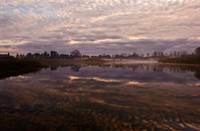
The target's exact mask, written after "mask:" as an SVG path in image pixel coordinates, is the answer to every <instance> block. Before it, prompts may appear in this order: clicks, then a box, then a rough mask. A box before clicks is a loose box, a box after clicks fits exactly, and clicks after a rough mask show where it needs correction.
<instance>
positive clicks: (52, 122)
mask: <svg viewBox="0 0 200 131" xmlns="http://www.w3.org/2000/svg"><path fill="white" fill-rule="evenodd" d="M199 74H200V68H199V67H185V66H181V67H177V66H166V65H165V66H164V65H150V64H147V65H142V64H137V65H131V66H124V65H123V66H122V65H109V66H101V67H99V66H80V65H76V66H66V67H59V68H58V67H57V66H54V67H51V68H47V69H42V70H41V71H39V72H36V73H30V74H27V75H21V76H17V77H10V78H7V79H3V80H0V128H1V129H2V130H13V129H20V130H34V131H35V130H117V129H118V130H123V129H125V130H142V129H146V130H183V131H187V130H191V131H197V130H200V77H199V76H200V75H199Z"/></svg>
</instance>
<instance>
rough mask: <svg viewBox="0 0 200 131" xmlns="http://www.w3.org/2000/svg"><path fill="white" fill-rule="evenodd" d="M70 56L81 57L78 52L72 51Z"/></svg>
mask: <svg viewBox="0 0 200 131" xmlns="http://www.w3.org/2000/svg"><path fill="white" fill-rule="evenodd" d="M70 56H71V57H72V58H80V57H81V53H80V51H79V50H74V51H72V52H71V53H70Z"/></svg>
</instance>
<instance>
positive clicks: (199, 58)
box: [159, 47, 200, 64]
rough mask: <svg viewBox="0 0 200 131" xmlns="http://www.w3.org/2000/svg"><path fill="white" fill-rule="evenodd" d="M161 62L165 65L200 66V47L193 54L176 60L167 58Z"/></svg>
mask: <svg viewBox="0 0 200 131" xmlns="http://www.w3.org/2000/svg"><path fill="white" fill-rule="evenodd" d="M159 61H160V62H163V63H184V64H200V47H198V48H196V49H195V52H194V53H193V54H188V55H181V56H180V57H175V58H170V57H165V58H162V59H160V60H159Z"/></svg>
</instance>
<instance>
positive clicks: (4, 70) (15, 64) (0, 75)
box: [0, 60, 44, 79]
mask: <svg viewBox="0 0 200 131" xmlns="http://www.w3.org/2000/svg"><path fill="white" fill-rule="evenodd" d="M42 67H44V66H43V65H42V64H40V63H39V62H37V61H33V60H0V79H4V78H7V77H11V76H18V75H23V74H27V73H30V72H35V71H38V70H39V69H41V68H42Z"/></svg>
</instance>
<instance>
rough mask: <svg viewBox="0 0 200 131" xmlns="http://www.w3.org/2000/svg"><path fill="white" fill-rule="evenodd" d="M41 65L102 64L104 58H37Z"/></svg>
mask: <svg viewBox="0 0 200 131" xmlns="http://www.w3.org/2000/svg"><path fill="white" fill-rule="evenodd" d="M37 61H38V62H39V63H41V64H42V65H46V66H52V65H59V66H65V65H103V64H105V63H106V60H103V59H100V58H87V59H39V60H37Z"/></svg>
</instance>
